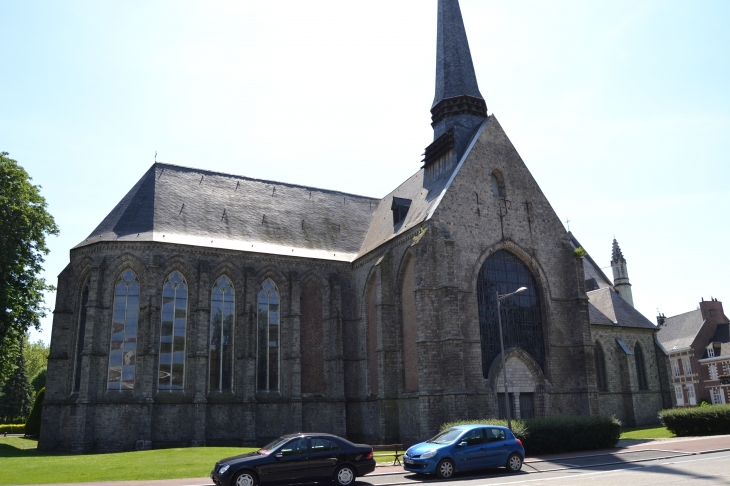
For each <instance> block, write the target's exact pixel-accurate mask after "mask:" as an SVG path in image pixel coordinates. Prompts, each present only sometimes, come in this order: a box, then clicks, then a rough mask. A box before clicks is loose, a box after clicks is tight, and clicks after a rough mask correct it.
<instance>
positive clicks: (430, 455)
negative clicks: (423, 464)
mask: <svg viewBox="0 0 730 486" xmlns="http://www.w3.org/2000/svg"><path fill="white" fill-rule="evenodd" d="M437 452H438V449H431V450H430V451H428V452H426V453H425V454H421V459H429V458H431V457H433V456H435V455H436V453H437Z"/></svg>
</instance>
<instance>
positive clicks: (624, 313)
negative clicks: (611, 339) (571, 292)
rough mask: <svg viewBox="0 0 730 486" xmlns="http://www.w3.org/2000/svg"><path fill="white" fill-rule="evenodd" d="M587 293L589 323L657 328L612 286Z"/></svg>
mask: <svg viewBox="0 0 730 486" xmlns="http://www.w3.org/2000/svg"><path fill="white" fill-rule="evenodd" d="M587 295H588V316H589V320H590V323H591V324H602V325H613V326H619V327H632V328H641V329H656V328H657V327H656V326H655V325H654V323H652V322H651V321H650V320H649V319H647V318H646V317H644V315H643V314H642V313H641V312H639V311H637V310H636V309H634V307H633V306H632V305H631V304H629V303H628V302H626V301H625V300H624V298H623V297H621V296H620V295H619V294H618V293H617V292H616V291H615V290H613V289H612V288H608V287H607V288H603V289H598V290H594V291H592V292H587Z"/></svg>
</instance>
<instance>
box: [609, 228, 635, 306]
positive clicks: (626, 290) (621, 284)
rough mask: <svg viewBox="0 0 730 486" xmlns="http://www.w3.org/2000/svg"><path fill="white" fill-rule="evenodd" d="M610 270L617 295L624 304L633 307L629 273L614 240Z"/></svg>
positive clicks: (622, 255)
mask: <svg viewBox="0 0 730 486" xmlns="http://www.w3.org/2000/svg"><path fill="white" fill-rule="evenodd" d="M611 269H612V270H613V286H614V288H615V289H616V291H617V292H618V294H619V295H620V296H621V297H623V298H624V300H625V301H626V302H628V303H629V304H631V306H632V307H633V305H634V297H633V295H632V294H631V284H630V283H629V271H628V269H627V268H626V259H625V258H624V254H623V253H622V252H621V248H620V247H619V246H618V241H616V238H614V239H613V248H612V251H611Z"/></svg>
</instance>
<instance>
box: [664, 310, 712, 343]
mask: <svg viewBox="0 0 730 486" xmlns="http://www.w3.org/2000/svg"><path fill="white" fill-rule="evenodd" d="M704 323H705V320H704V319H703V318H702V311H700V310H699V309H697V310H693V311H690V312H685V313H684V314H679V315H678V316H673V317H667V318H666V319H665V320H664V325H662V326H661V327H660V328H659V332H658V333H657V339H658V340H659V342H660V343H662V346H664V348H665V349H666V350H667V351H669V352H670V353H671V352H672V350H676V349H683V348H688V347H689V346H690V345H691V344H692V343H693V342H694V340H695V338H696V337H697V333H698V332H700V329H702V325H703V324H704Z"/></svg>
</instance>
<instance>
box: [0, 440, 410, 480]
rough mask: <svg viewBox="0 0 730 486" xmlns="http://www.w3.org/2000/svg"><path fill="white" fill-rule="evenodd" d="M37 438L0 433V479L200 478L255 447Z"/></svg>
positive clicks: (385, 458) (380, 460)
mask: <svg viewBox="0 0 730 486" xmlns="http://www.w3.org/2000/svg"><path fill="white" fill-rule="evenodd" d="M37 444H38V442H37V441H36V440H33V439H26V438H23V437H0V466H2V467H0V469H1V470H2V473H0V485H3V484H34V483H35V484H44V483H80V482H88V481H135V480H146V479H176V478H203V477H207V476H208V475H209V474H210V471H211V469H213V465H214V464H215V463H216V461H218V460H219V459H223V458H224V457H230V456H235V455H238V454H244V453H246V452H251V451H255V450H256V448H246V447H190V448H186V449H158V450H153V451H138V452H118V453H112V454H85V455H66V454H57V453H46V452H41V451H38V450H37V449H36V446H37ZM399 452H401V453H402V452H403V451H399ZM376 454H388V452H377V453H376ZM375 459H376V461H377V462H378V463H387V462H390V463H392V461H393V457H392V456H390V457H388V456H382V457H376V458H375ZM401 460H402V458H401Z"/></svg>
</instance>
